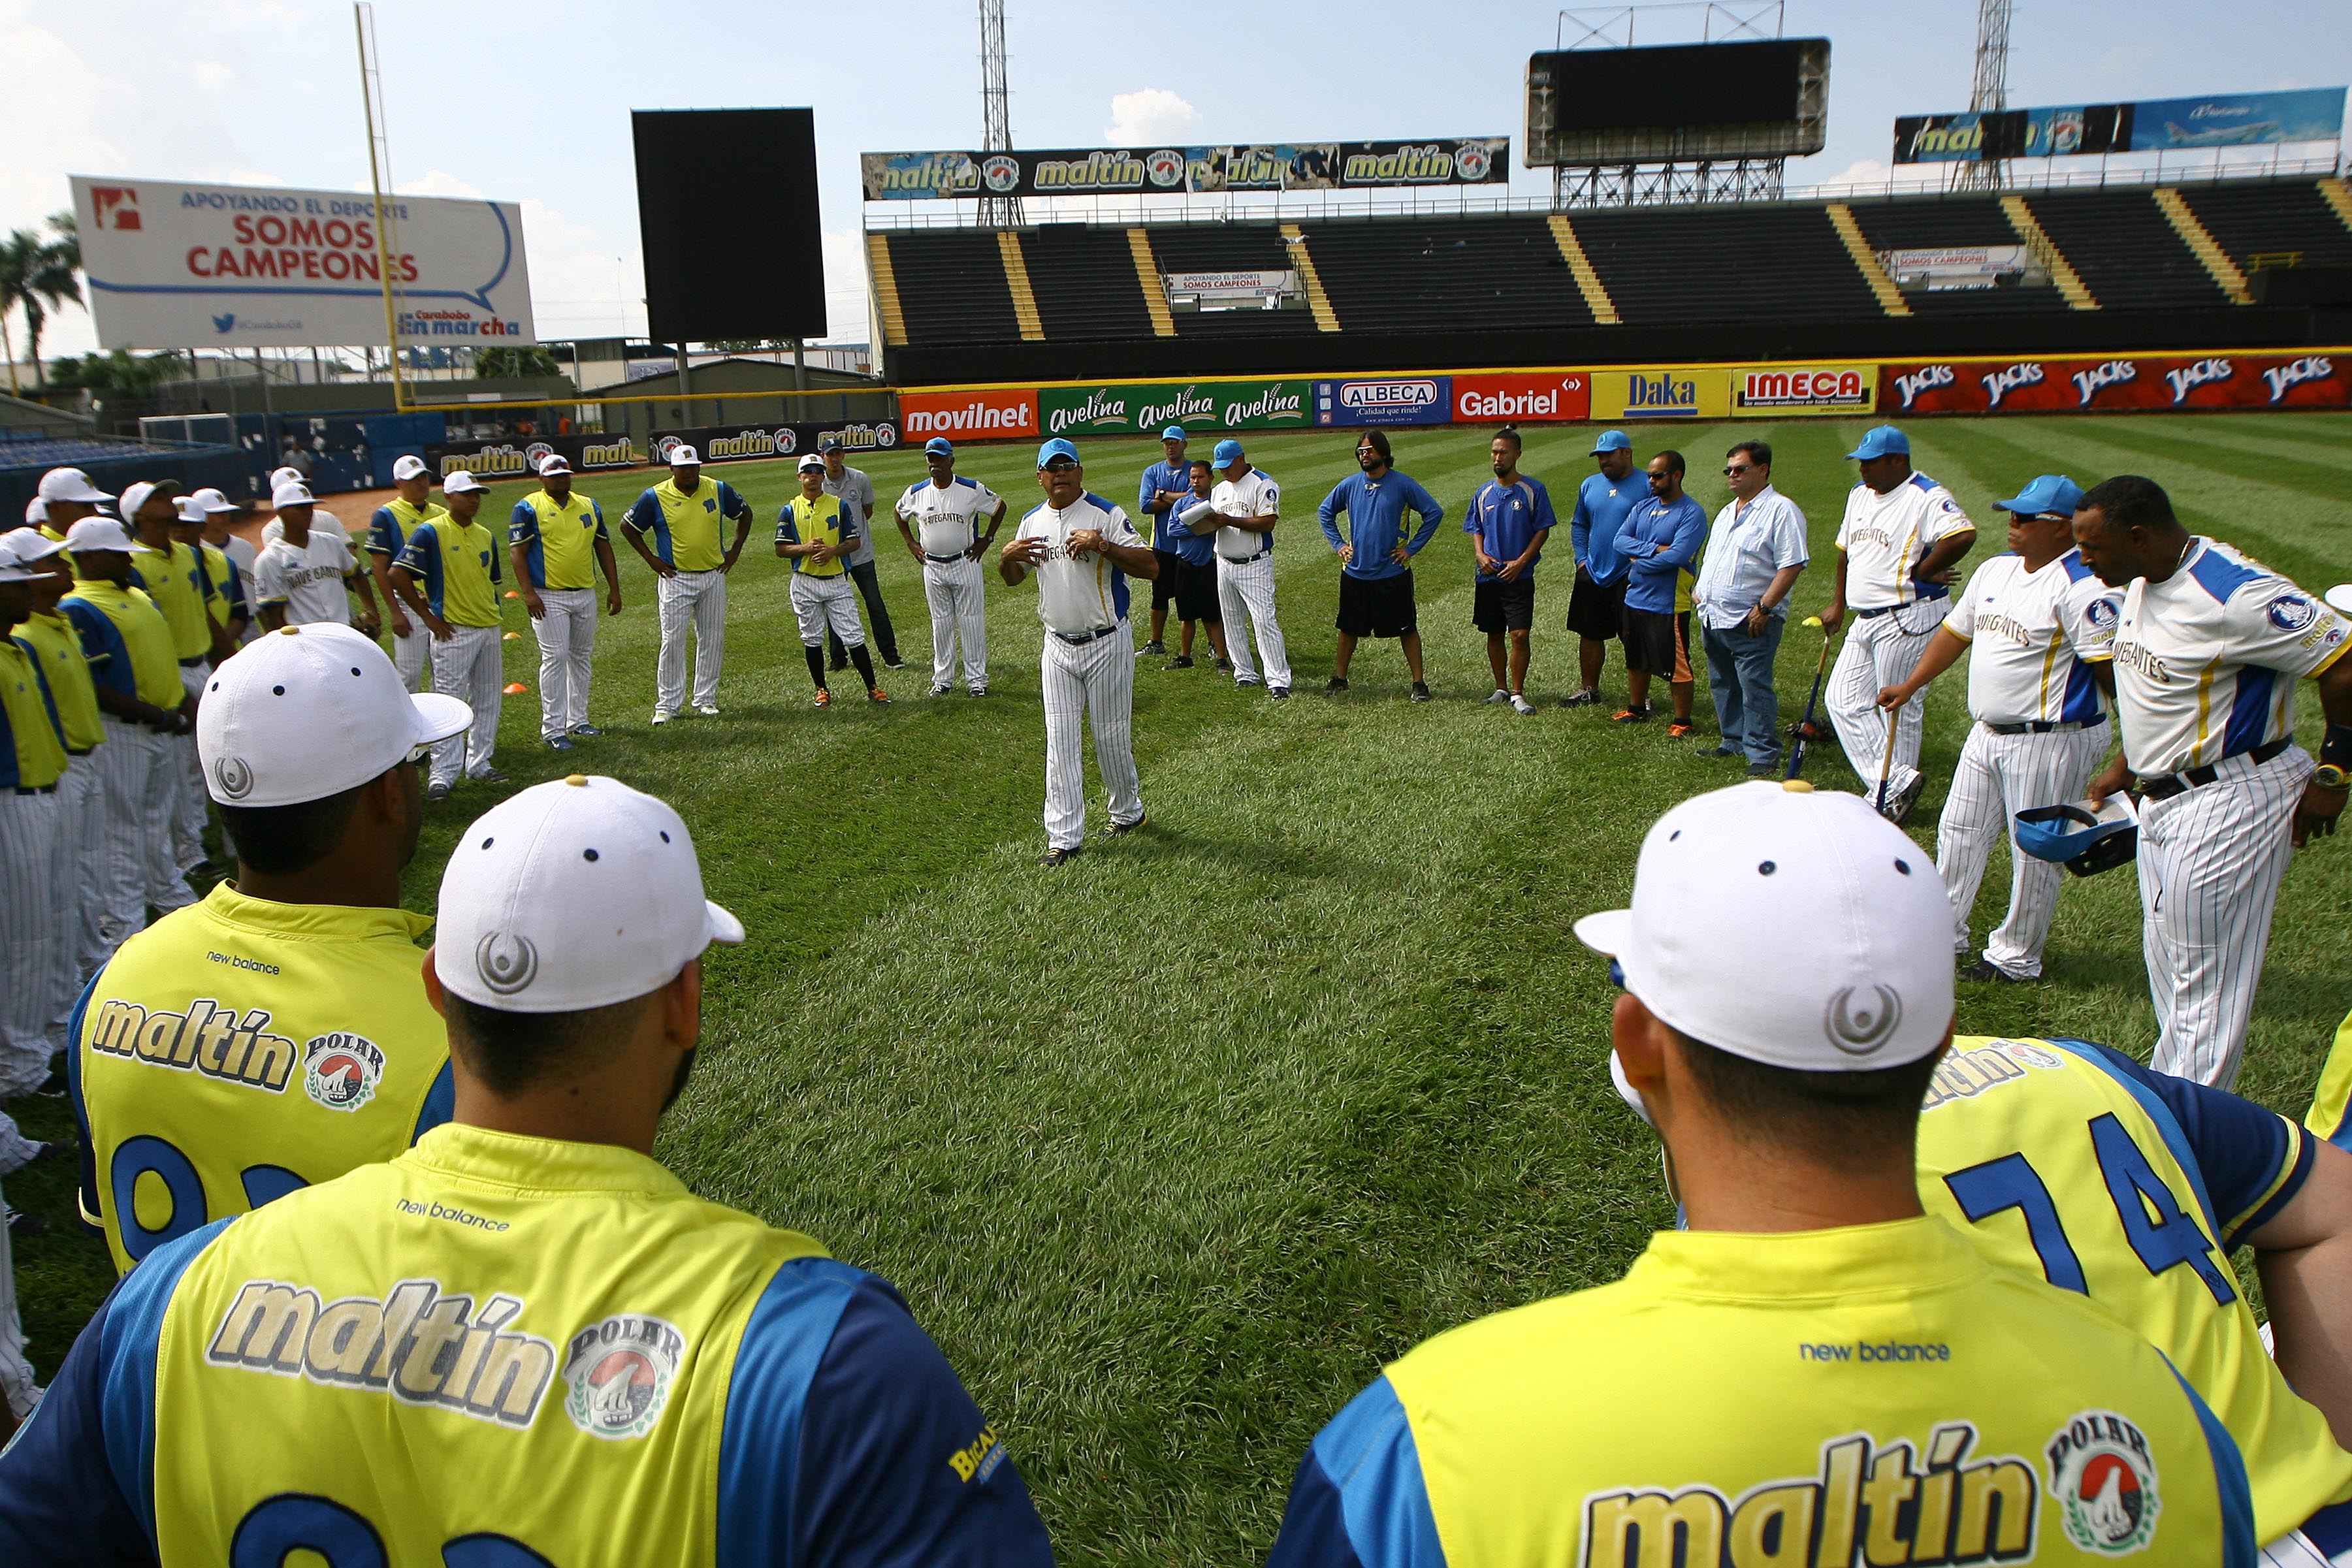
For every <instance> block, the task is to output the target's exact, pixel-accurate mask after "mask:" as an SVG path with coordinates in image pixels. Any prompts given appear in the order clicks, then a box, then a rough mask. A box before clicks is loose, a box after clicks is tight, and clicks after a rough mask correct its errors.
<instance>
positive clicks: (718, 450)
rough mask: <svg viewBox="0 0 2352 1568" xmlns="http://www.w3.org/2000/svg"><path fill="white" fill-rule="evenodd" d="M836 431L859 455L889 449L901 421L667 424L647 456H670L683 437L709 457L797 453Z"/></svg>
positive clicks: (735, 459) (659, 460)
mask: <svg viewBox="0 0 2352 1568" xmlns="http://www.w3.org/2000/svg"><path fill="white" fill-rule="evenodd" d="M828 435H830V436H833V437H834V438H835V439H836V440H838V441H839V442H840V443H841V444H842V445H844V446H845V447H847V448H848V449H849V455H852V456H855V455H856V454H858V453H860V452H888V451H891V450H893V449H894V448H896V447H897V446H898V425H897V424H896V423H893V422H892V421H890V420H887V419H883V420H876V421H873V422H872V423H840V424H704V425H698V426H696V427H694V428H693V429H691V430H665V431H663V432H662V433H661V434H658V435H656V436H655V437H654V438H653V444H652V445H653V449H652V451H651V452H649V453H648V454H647V455H646V462H648V463H652V464H655V465H667V463H668V462H669V455H670V449H671V448H672V447H675V446H677V444H680V443H681V442H683V443H684V444H687V445H689V446H691V447H693V448H694V449H695V450H696V451H697V452H698V453H700V454H701V455H702V460H703V461H704V462H705V463H747V462H750V461H751V460H753V459H755V458H761V457H793V456H797V455H800V454H802V453H803V452H814V451H815V450H816V448H817V443H818V442H820V441H823V440H824V438H825V437H826V436H828Z"/></svg>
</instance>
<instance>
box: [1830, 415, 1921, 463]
mask: <svg viewBox="0 0 2352 1568" xmlns="http://www.w3.org/2000/svg"><path fill="white" fill-rule="evenodd" d="M1897 453H1900V454H1902V455H1904V456H1906V457H1908V456H1910V455H1911V438H1910V437H1909V436H1907V435H1906V434H1903V433H1902V432H1901V431H1899V430H1897V429H1895V427H1894V426H1893V425H1891V424H1882V425H1880V426H1878V427H1877V428H1876V429H1874V430H1869V431H1865V432H1864V433H1863V437H1862V444H1861V445H1859V446H1857V447H1855V448H1854V449H1853V451H1851V452H1849V453H1847V454H1846V455H1847V456H1848V457H1858V458H1860V459H1861V460H1862V461H1864V462H1865V463H1867V462H1869V461H1870V460H1871V459H1872V458H1874V457H1891V456H1894V455H1895V454H1897Z"/></svg>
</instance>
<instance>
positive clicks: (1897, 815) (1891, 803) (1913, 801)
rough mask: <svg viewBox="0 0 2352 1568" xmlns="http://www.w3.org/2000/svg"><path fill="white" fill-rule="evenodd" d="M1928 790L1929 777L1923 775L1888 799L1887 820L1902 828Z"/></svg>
mask: <svg viewBox="0 0 2352 1568" xmlns="http://www.w3.org/2000/svg"><path fill="white" fill-rule="evenodd" d="M1926 789H1927V775H1926V774H1925V773H1922V774H1921V775H1919V777H1917V778H1916V779H1913V780H1911V782H1910V783H1908V784H1906V785H1905V786H1903V788H1902V789H1898V790H1896V791H1895V793H1894V794H1892V795H1889V796H1888V797H1887V798H1886V820H1887V821H1890V822H1893V823H1894V824H1895V825H1896V826H1897V827H1900V826H1902V824H1903V823H1904V821H1906V819H1908V818H1909V817H1910V815H1911V808H1912V807H1914V806H1916V805H1917V804H1918V803H1919V797H1920V795H1921V794H1922V793H1923V792H1924V791H1925V790H1926Z"/></svg>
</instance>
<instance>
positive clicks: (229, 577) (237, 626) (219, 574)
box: [172, 495, 253, 653]
mask: <svg viewBox="0 0 2352 1568" xmlns="http://www.w3.org/2000/svg"><path fill="white" fill-rule="evenodd" d="M178 507H179V510H178V511H177V512H176V513H175V514H174V515H173V518H172V542H173V544H175V545H185V546H187V547H188V549H191V550H193V551H194V552H195V557H196V568H197V570H200V571H202V572H203V573H204V574H205V589H206V594H205V610H206V611H207V612H210V613H211V615H212V619H213V625H214V626H215V628H216V629H217V630H218V631H219V632H221V633H222V634H223V635H224V636H226V638H227V639H228V643H229V651H230V652H231V653H235V652H236V650H237V649H238V648H241V647H243V646H244V645H245V630H246V628H247V626H250V625H251V624H253V602H252V600H251V599H250V598H249V597H248V596H247V593H246V583H245V574H244V573H242V572H240V571H238V570H236V562H235V561H232V560H231V559H229V558H228V552H227V551H226V550H225V549H221V548H220V547H219V546H218V545H215V544H210V543H207V542H206V541H205V528H206V527H207V526H209V519H208V518H207V517H205V503H204V501H203V500H202V498H201V497H199V496H196V495H188V496H183V497H180V498H179V502H178Z"/></svg>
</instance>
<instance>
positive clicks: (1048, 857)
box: [1037, 844, 1079, 871]
mask: <svg viewBox="0 0 2352 1568" xmlns="http://www.w3.org/2000/svg"><path fill="white" fill-rule="evenodd" d="M1078 850H1079V846H1078V845H1076V844H1072V845H1071V846H1070V847H1069V848H1068V849H1066V850H1047V851H1046V852H1045V853H1044V854H1042V855H1040V856H1038V857H1037V863H1038V864H1039V865H1041V866H1044V867H1045V869H1046V870H1047V871H1051V870H1053V869H1054V868H1055V866H1057V865H1060V864H1062V863H1063V862H1066V861H1074V860H1076V859H1077V858H1078Z"/></svg>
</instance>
